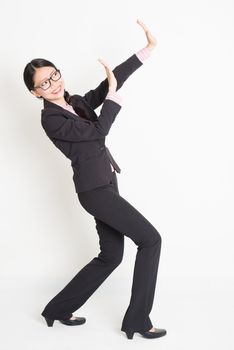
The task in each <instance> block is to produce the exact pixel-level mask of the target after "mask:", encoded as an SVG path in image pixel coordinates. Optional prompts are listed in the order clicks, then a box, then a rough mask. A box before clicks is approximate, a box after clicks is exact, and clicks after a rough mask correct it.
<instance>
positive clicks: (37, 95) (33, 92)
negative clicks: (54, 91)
mask: <svg viewBox="0 0 234 350" xmlns="http://www.w3.org/2000/svg"><path fill="white" fill-rule="evenodd" d="M31 93H32V94H33V95H34V96H36V97H37V98H41V96H40V95H39V94H37V93H36V92H35V91H33V90H31Z"/></svg>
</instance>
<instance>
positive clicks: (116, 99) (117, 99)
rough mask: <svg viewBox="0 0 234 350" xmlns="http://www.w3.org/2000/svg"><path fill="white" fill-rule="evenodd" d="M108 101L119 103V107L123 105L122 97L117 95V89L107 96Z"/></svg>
mask: <svg viewBox="0 0 234 350" xmlns="http://www.w3.org/2000/svg"><path fill="white" fill-rule="evenodd" d="M106 99H109V100H112V101H114V102H116V103H118V104H119V105H122V97H121V96H120V95H118V94H117V92H116V90H115V89H113V90H112V89H109V91H108V93H107V95H106Z"/></svg>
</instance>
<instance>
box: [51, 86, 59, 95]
mask: <svg viewBox="0 0 234 350" xmlns="http://www.w3.org/2000/svg"><path fill="white" fill-rule="evenodd" d="M60 91H61V86H59V87H58V88H57V89H56V90H54V91H53V92H52V94H58V93H59V92H60Z"/></svg>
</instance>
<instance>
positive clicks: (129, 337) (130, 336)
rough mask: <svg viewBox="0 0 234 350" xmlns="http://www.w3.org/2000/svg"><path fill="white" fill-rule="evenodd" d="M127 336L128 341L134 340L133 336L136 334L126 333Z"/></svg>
mask: <svg viewBox="0 0 234 350" xmlns="http://www.w3.org/2000/svg"><path fill="white" fill-rule="evenodd" d="M126 335H127V338H128V339H132V338H133V335H134V332H126Z"/></svg>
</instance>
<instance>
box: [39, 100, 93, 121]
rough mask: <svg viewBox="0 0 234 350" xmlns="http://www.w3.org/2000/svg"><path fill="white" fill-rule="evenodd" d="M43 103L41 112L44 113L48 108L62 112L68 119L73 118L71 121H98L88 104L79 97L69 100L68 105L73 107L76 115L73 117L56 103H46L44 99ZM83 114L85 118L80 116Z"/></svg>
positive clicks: (72, 114)
mask: <svg viewBox="0 0 234 350" xmlns="http://www.w3.org/2000/svg"><path fill="white" fill-rule="evenodd" d="M43 101H44V109H43V111H46V109H48V108H49V109H51V108H53V109H56V110H58V112H62V113H63V114H65V115H66V116H67V117H68V118H73V119H77V118H81V119H82V120H84V119H86V120H91V121H95V120H97V119H98V118H97V115H96V113H95V112H94V110H93V109H92V108H91V107H90V106H89V105H88V103H87V102H86V101H85V100H84V98H83V97H82V96H80V95H73V96H71V99H70V105H71V106H72V107H73V109H74V111H75V112H76V113H77V114H78V115H75V114H74V113H72V112H70V111H68V110H67V109H65V108H63V107H62V106H59V105H57V104H56V103H53V102H51V101H48V100H45V99H44V100H43ZM84 114H85V117H83V116H82V115H84Z"/></svg>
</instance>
